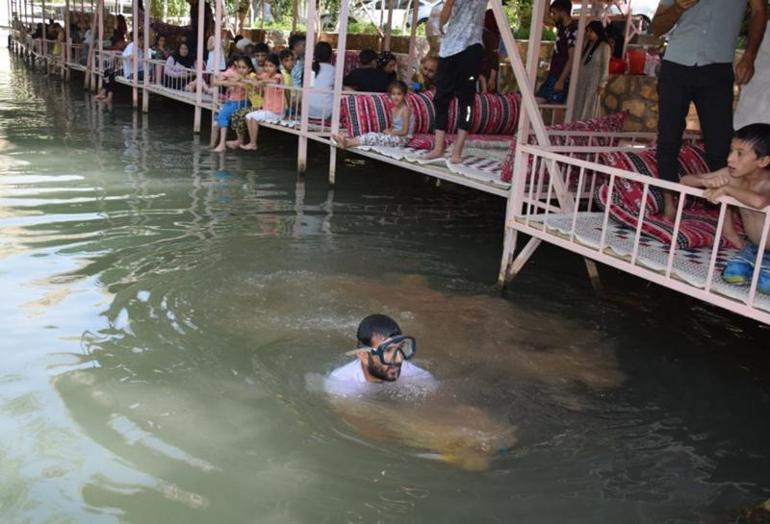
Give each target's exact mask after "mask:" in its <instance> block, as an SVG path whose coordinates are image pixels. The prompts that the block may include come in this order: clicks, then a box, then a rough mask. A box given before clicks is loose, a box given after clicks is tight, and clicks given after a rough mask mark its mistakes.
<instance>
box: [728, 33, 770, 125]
mask: <svg viewBox="0 0 770 524" xmlns="http://www.w3.org/2000/svg"><path fill="white" fill-rule="evenodd" d="M768 85H770V30H768V31H765V37H764V39H763V40H762V45H760V46H759V52H758V53H757V58H756V60H755V61H754V76H753V77H751V81H749V83H748V84H746V85H745V86H744V87H743V89H742V90H741V97H740V98H739V99H738V107H736V109H735V115H733V127H735V129H740V128H742V127H743V126H747V125H749V124H768V123H770V90H768V89H767V86H768Z"/></svg>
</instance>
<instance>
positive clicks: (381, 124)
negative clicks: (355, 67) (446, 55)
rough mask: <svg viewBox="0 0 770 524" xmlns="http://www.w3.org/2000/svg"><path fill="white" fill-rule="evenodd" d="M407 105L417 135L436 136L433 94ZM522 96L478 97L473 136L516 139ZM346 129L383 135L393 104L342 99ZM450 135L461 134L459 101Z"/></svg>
mask: <svg viewBox="0 0 770 524" xmlns="http://www.w3.org/2000/svg"><path fill="white" fill-rule="evenodd" d="M406 103H407V105H408V106H409V109H411V110H412V118H413V119H414V133H415V134H424V133H433V130H434V128H435V124H436V109H435V107H434V105H433V93H432V92H430V91H429V92H426V93H409V94H408V95H407V97H406ZM520 105H521V96H520V95H518V94H511V95H494V94H477V95H476V96H475V97H474V102H473V120H472V122H471V130H470V132H471V133H473V134H480V135H481V134H483V135H512V134H513V133H515V131H516V126H517V125H518V121H519V107H520ZM341 124H342V127H343V128H345V129H347V130H348V133H349V135H350V136H359V135H362V134H364V133H368V132H380V131H382V130H384V129H387V128H388V127H389V126H390V100H389V99H388V96H387V95H386V94H382V95H357V96H353V95H348V96H344V97H343V99H342V113H341ZM447 132H448V133H451V134H453V133H456V132H457V101H456V100H453V101H452V103H451V104H450V106H449V126H448V129H447Z"/></svg>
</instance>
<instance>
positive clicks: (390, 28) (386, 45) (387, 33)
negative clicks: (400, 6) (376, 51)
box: [382, 0, 395, 51]
mask: <svg viewBox="0 0 770 524" xmlns="http://www.w3.org/2000/svg"><path fill="white" fill-rule="evenodd" d="M394 2H395V0H388V23H387V25H386V26H385V40H384V41H383V43H382V48H383V50H384V51H390V35H391V34H392V33H393V3H394Z"/></svg>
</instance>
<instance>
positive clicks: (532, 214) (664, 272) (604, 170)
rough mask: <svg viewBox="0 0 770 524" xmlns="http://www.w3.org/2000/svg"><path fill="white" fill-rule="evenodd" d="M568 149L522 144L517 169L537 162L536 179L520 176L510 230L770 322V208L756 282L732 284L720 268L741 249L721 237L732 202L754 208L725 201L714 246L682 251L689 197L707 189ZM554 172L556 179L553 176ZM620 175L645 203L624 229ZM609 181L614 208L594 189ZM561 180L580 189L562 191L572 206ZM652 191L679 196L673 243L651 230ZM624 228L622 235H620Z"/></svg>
mask: <svg viewBox="0 0 770 524" xmlns="http://www.w3.org/2000/svg"><path fill="white" fill-rule="evenodd" d="M574 152H575V151H574V148H573V151H567V153H573V154H574ZM562 153H563V152H560V151H559V149H558V148H541V147H536V146H531V145H524V146H521V147H520V149H519V150H518V153H517V155H518V156H517V165H518V166H519V169H517V171H518V172H519V173H522V172H523V169H524V168H523V167H521V166H528V165H529V164H530V162H531V176H533V177H534V179H532V180H531V182H532V183H530V184H526V183H525V180H524V179H525V177H523V176H518V177H517V178H515V179H514V184H513V187H512V190H511V195H512V198H513V205H512V206H511V210H512V211H511V213H510V214H509V215H508V218H507V225H508V226H509V227H511V228H513V229H514V230H516V231H521V232H523V233H526V234H528V235H531V236H533V237H536V238H538V239H540V240H544V241H547V242H549V243H552V244H555V245H558V246H560V247H562V248H564V249H567V250H570V251H573V252H575V253H578V254H580V255H582V256H584V257H588V258H591V259H594V260H597V261H599V262H603V263H605V264H607V265H609V266H612V267H616V268H618V269H621V270H624V271H627V272H629V273H631V274H634V275H637V276H639V277H641V278H644V279H646V280H649V281H652V282H655V283H658V284H661V285H663V286H666V287H669V288H671V289H674V290H676V291H679V292H681V293H684V294H686V295H689V296H692V297H695V298H697V299H700V300H703V301H705V302H708V303H711V304H714V305H717V306H719V307H722V308H724V309H727V310H730V311H732V312H735V313H737V314H740V315H743V316H746V317H749V318H753V319H755V320H758V321H761V322H764V323H766V324H770V296H768V295H764V294H762V293H759V292H758V290H757V283H758V280H759V273H760V267H761V259H762V255H763V254H764V255H765V256H770V254H768V253H765V249H766V247H767V246H766V240H767V236H768V233H769V232H770V206H768V207H767V208H765V209H763V210H760V211H761V212H764V213H765V218H764V223H763V228H762V242H760V245H759V246H758V248H759V254H758V256H757V259H756V260H755V269H754V272H753V275H752V278H751V281H750V282H751V283H750V285H749V286H748V287H739V286H734V285H730V284H727V283H725V282H722V280H721V277H720V275H719V274H718V270H719V266H721V265H722V264H723V263H724V259H725V258H726V256H729V255H731V254H733V253H734V251H729V250H728V249H726V248H724V247H720V242H719V239H720V238H721V237H722V231H723V228H724V221H725V216H726V213H727V212H728V211H729V208H728V206H736V207H739V208H746V209H750V208H748V206H746V205H744V204H742V203H740V202H738V201H737V200H735V199H732V198H728V197H723V198H721V199H720V201H719V212H718V219H717V226H716V231H715V239H716V241H715V242H714V244H713V245H711V246H708V247H700V248H695V249H682V248H680V247H679V246H678V244H677V241H678V238H679V233H680V230H681V229H680V228H681V226H682V220H683V213H684V205H685V200H686V198H689V199H701V200H704V199H705V197H704V191H703V190H702V189H696V188H691V187H687V186H682V185H680V184H676V183H672V182H668V181H665V180H659V179H655V178H650V177H647V176H643V175H639V174H636V173H631V172H628V171H623V170H620V169H616V168H612V167H608V166H604V165H600V164H598V163H596V162H593V161H589V160H584V159H579V158H571V157H570V156H567V155H565V154H562ZM548 173H550V174H551V175H552V176H547V174H548ZM554 175H555V176H554ZM557 177H561V184H555V183H554V181H555V180H556V179H557ZM620 180H624V181H628V182H635V183H638V184H640V186H641V187H642V198H641V203H642V204H641V205H640V206H639V211H638V212H637V213H636V223H635V227H633V228H629V227H627V226H626V227H625V228H622V227H621V228H618V226H617V225H616V224H615V223H614V221H613V219H612V218H611V216H610V203H611V202H612V196H613V195H614V194H615V191H616V188H617V186H618V181H620ZM602 183H606V184H607V188H608V190H607V197H606V200H607V206H606V207H605V208H604V209H603V210H600V209H599V207H598V206H597V202H596V201H595V198H594V193H595V189H596V188H597V187H598V185H599V184H602ZM557 185H560V186H561V187H562V188H565V187H566V188H570V187H572V188H574V189H572V190H569V192H568V194H567V195H562V196H566V197H567V200H568V201H569V202H571V207H565V206H563V205H561V204H560V203H558V202H556V196H557V194H556V193H557V189H558V188H557ZM652 188H657V189H659V190H662V191H671V192H673V193H674V194H675V195H676V196H678V207H677V212H676V218H675V220H674V222H673V229H672V233H671V240H670V242H668V243H663V242H661V241H660V240H655V239H651V238H650V237H648V236H646V234H645V233H644V231H643V224H644V223H645V212H646V211H645V210H646V205H645V203H646V202H647V198H648V196H649V195H650V191H651V189H652ZM576 193H577V194H582V193H588V194H589V195H591V196H590V197H589V198H588V199H585V200H579V199H575V194H576ZM618 231H620V233H617V232H618ZM617 235H620V236H619V237H618V236H617ZM618 238H621V239H622V240H623V242H620V241H619V240H618ZM530 254H531V253H530ZM678 255H686V256H678ZM526 256H529V255H526ZM688 257H691V258H692V259H697V263H695V262H693V264H691V265H688V264H689V263H688V260H689V258H688ZM698 264H700V266H701V267H700V272H696V273H693V274H691V273H690V272H689V270H690V269H692V268H696V269H697V267H698ZM690 266H692V267H690ZM704 269H705V271H704ZM704 277H705V278H704Z"/></svg>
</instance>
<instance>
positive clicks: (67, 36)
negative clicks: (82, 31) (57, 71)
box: [57, 0, 72, 80]
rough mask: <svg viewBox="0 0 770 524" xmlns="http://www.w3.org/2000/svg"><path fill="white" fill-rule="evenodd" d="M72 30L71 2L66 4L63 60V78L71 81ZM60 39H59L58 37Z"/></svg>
mask: <svg viewBox="0 0 770 524" xmlns="http://www.w3.org/2000/svg"><path fill="white" fill-rule="evenodd" d="M71 34H72V32H71V30H70V0H65V2H64V51H63V53H64V58H63V59H62V69H61V70H62V76H63V77H64V79H65V80H69V79H70V47H71V46H72V41H71ZM57 38H58V37H57Z"/></svg>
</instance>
